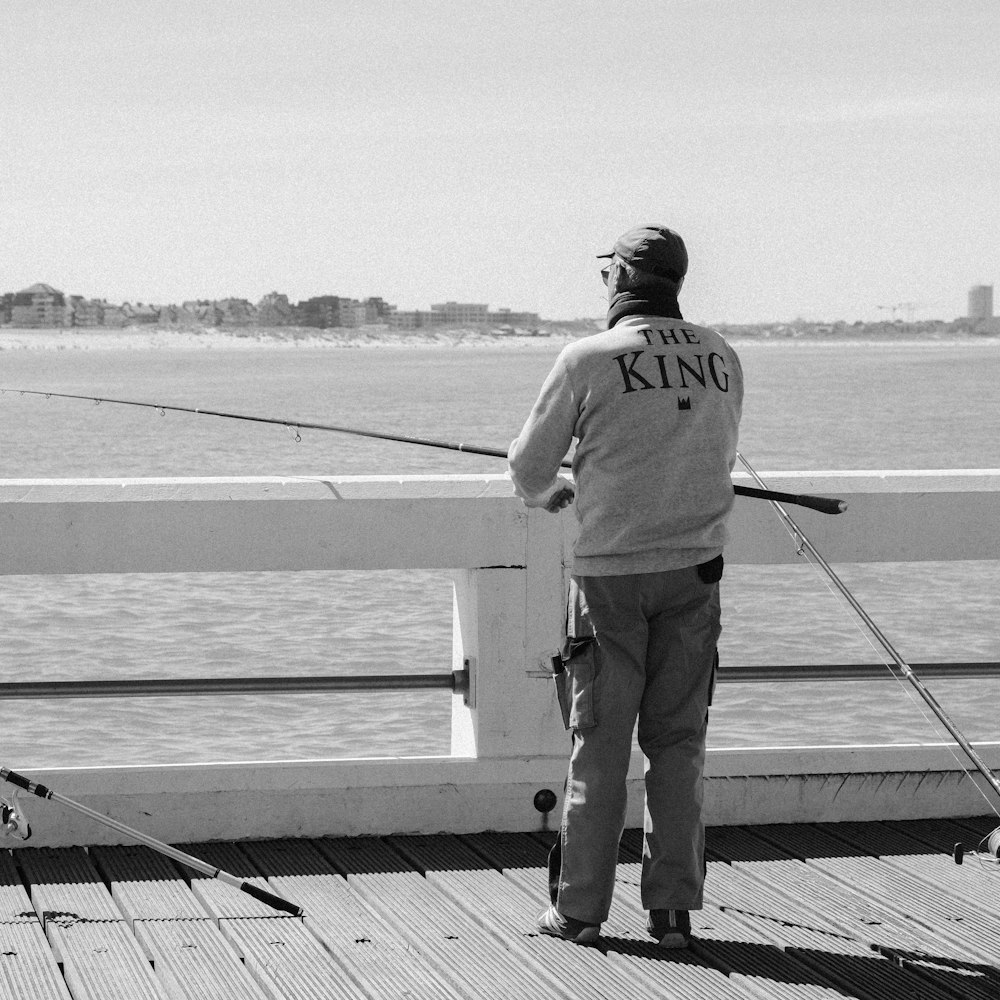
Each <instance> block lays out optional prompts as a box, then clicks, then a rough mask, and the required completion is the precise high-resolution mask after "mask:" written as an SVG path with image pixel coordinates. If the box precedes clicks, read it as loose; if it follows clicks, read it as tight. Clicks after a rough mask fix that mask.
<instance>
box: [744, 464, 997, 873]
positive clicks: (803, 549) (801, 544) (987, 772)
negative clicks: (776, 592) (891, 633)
mask: <svg viewBox="0 0 1000 1000" xmlns="http://www.w3.org/2000/svg"><path fill="white" fill-rule="evenodd" d="M736 457H737V458H738V459H739V460H740V463H741V464H742V465H743V466H744V468H745V469H746V470H747V472H749V473H750V475H751V476H752V477H753V479H754V481H755V482H757V483H759V484H760V485H761V486H762V487H763V486H764V485H765V483H764V481H763V479H761V477H760V476H759V475H758V474H757V472H756V471H755V470H754V468H753V467H752V466H751V465H750V463H749V462H748V461H747V460H746V458H744V456H743V455H742V454H740V452H738V451H737V453H736ZM771 506H772V507H773V508H774V510H775V512H776V513H777V514H778V516H779V518H780V519H781V521H782V524H783V525H784V526H785V529H786V530H787V531H788V532H789V534H790V535H791V536H792V540H793V541H794V542H795V544H796V551H797V552H798V554H799V555H804V556H806V561H807V562H809V563H811V564H812V563H814V564H815V565H816V566H818V567H820V568H822V569H823V571H824V572H825V573H826V576H827V577H828V579H829V582H831V583H833V584H834V585H835V586H836V588H837V590H838V591H839V592H840V595H841V597H842V598H843V599H844V600H846V601H847V603H848V604H849V605H850V607H851V608H852V609H853V610H854V612H855V613H856V614H857V616H858V617H859V618H860V619H861V621H863V622H864V624H865V627H866V628H867V629H868V631H869V632H870V634H871V636H874V637H875V639H877V640H878V642H879V644H880V645H881V646H882V649H883V650H884V653H887V654H888V655H889V657H891V659H892V661H893V662H894V663H895V664H896V666H897V667H898V668H899V670H900V672H901V673H902V677H903V678H905V679H906V680H907V681H909V682H910V684H911V685H912V686H913V687H914V689H915V690H916V691H917V693H918V694H919V695H920V696H921V698H923V700H924V702H925V703H926V704H927V706H928V707H929V708H930V709H931V711H932V712H933V713H934V715H936V716H937V718H938V720H939V721H940V722H941V724H942V725H943V726H944V727H945V729H946V730H947V731H948V733H949V734H950V735H951V736H952V738H953V739H954V740H955V742H956V743H957V744H958V745H959V746H960V747H961V748H962V750H963V751H964V752H965V754H966V755H967V757H968V758H969V760H970V761H972V763H973V764H974V765H975V766H976V769H977V770H978V771H979V773H980V774H981V775H982V776H983V777H984V778H985V779H986V781H987V782H988V783H989V785H990V787H991V788H992V789H993V790H994V792H995V793H996V794H997V796H998V797H1000V780H998V779H997V777H996V775H995V774H994V773H993V771H992V770H991V769H990V768H989V766H988V765H987V764H986V762H985V761H984V760H983V759H982V757H980V756H979V754H978V752H977V751H976V749H975V748H974V747H973V746H972V744H971V743H970V742H969V740H968V739H967V738H966V737H965V735H964V734H963V733H962V731H961V730H960V729H959V728H958V726H957V725H956V724H955V723H954V722H953V721H952V719H951V717H950V716H949V715H948V713H947V712H945V710H944V709H943V708H942V707H941V705H940V704H939V703H938V701H937V699H936V698H935V697H934V695H933V694H931V692H930V691H929V690H928V689H927V688H926V687H925V686H924V684H923V682H922V681H921V680H920V678H919V677H917V675H916V673H915V672H914V670H913V668H912V667H911V666H910V665H909V664H908V663H907V662H906V661H905V660H904V659H903V658H902V656H900V654H899V653H898V652H897V650H896V648H895V647H894V646H893V645H892V643H891V642H890V641H889V640H888V638H886V636H885V634H884V633H883V632H882V630H881V629H880V628H879V627H878V625H877V624H876V623H875V621H874V619H872V617H871V616H870V615H869V614H868V612H867V611H866V610H865V609H864V608H863V607H862V605H861V604H860V602H859V601H858V599H857V598H856V597H855V596H854V594H853V593H852V592H851V591H850V590H849V589H848V587H847V585H846V584H845V583H844V582H843V581H842V580H841V579H840V577H839V576H838V575H837V574H836V573H835V572H834V570H833V568H832V567H831V566H830V564H829V563H828V562H827V561H826V559H824V558H823V556H822V555H821V554H820V552H819V551H818V550H817V548H816V547H815V546H814V545H813V544H812V542H811V541H809V539H808V538H807V537H806V535H805V533H804V532H803V531H802V529H801V528H800V527H799V526H798V524H796V523H795V521H794V519H793V518H792V517H791V515H790V514H789V513H788V512H787V511H786V510H784V509H783V508H782V507H781V505H780V504H778V503H775V502H774V501H772V502H771ZM870 641H871V639H869V642H870ZM880 658H881V659H882V660H883V662H884V664H885V667H886V669H887V670H889V673H890V674H891V675H892V676H893V677H895V678H896V679H897V680H901V678H900V677H899V676H898V675H897V674H896V673H895V672H894V671H893V670H892V668H891V667H890V665H889V663H888V662H887V661H886V660H885V656H884V654H880ZM931 725H932V728H935V727H934V726H933V724H931ZM935 732H937V730H936V728H935ZM947 745H948V747H949V751H950V752H951V754H952V756H954V757H955V759H956V761H957V762H958V765H959V767H960V768H961V770H962V771H963V773H964V774H965V775H966V776H967V777H968V778H969V780H970V781H971V782H972V785H973V787H974V788H975V789H976V790H977V791H978V792H979V794H980V795H982V796H983V798H984V799H985V800H986V802H987V804H988V805H989V807H990V809H991V810H992V811H993V813H994V814H995V815H997V816H998V817H1000V812H998V811H997V807H996V806H995V805H994V804H993V803H992V802H991V801H990V800H989V798H988V797H987V796H986V793H985V791H984V790H983V789H982V788H981V787H980V785H979V783H978V782H977V781H976V780H975V778H974V777H973V776H972V774H970V772H969V770H968V769H967V767H966V766H965V764H964V763H963V762H962V761H961V759H960V758H959V757H958V756H957V754H955V751H954V748H953V747H952V746H951V745H950V744H947ZM984 847H985V848H986V853H988V854H989V855H990V857H991V859H993V860H991V862H990V863H991V864H993V863H994V862H996V863H1000V827H998V828H997V829H996V830H994V831H993V832H992V833H990V834H987V836H985V837H984V838H983V839H982V840H981V841H980V849H983V848H984ZM964 853H965V848H964V847H963V846H962V845H961V844H956V845H955V848H954V855H953V856H954V858H955V861H956V862H957V863H958V864H961V863H962V857H963V855H964ZM977 853H978V852H977Z"/></svg>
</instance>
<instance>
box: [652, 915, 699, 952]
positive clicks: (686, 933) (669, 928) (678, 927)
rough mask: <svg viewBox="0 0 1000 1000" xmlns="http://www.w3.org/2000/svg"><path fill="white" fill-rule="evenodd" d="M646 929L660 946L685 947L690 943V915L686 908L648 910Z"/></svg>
mask: <svg viewBox="0 0 1000 1000" xmlns="http://www.w3.org/2000/svg"><path fill="white" fill-rule="evenodd" d="M646 930H648V931H649V933H650V934H652V935H653V937H654V938H656V942H657V944H659V946H660V947H661V948H686V947H687V946H688V945H689V944H690V943H691V916H690V914H689V913H688V911H687V910H650V911H649V916H648V917H647V919H646Z"/></svg>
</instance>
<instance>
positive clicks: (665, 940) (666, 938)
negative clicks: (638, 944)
mask: <svg viewBox="0 0 1000 1000" xmlns="http://www.w3.org/2000/svg"><path fill="white" fill-rule="evenodd" d="M657 943H658V944H659V946H660V947H661V948H671V949H679V948H686V947H687V946H688V944H689V943H690V942H689V939H688V938H686V937H685V936H684V935H683V934H680V933H678V932H676V931H669V932H668V933H666V934H664V935H663V937H661V938H660V940H659V941H658V942H657Z"/></svg>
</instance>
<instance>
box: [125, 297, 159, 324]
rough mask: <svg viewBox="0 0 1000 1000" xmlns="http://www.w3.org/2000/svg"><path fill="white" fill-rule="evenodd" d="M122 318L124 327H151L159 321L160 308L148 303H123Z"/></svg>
mask: <svg viewBox="0 0 1000 1000" xmlns="http://www.w3.org/2000/svg"><path fill="white" fill-rule="evenodd" d="M122 316H123V318H124V320H125V322H124V325H125V326H153V325H155V324H156V323H157V322H158V321H159V319H160V307H159V306H154V305H151V304H149V303H147V304H145V305H143V303H141V302H136V303H135V304H134V305H133V304H132V303H131V302H123V303H122Z"/></svg>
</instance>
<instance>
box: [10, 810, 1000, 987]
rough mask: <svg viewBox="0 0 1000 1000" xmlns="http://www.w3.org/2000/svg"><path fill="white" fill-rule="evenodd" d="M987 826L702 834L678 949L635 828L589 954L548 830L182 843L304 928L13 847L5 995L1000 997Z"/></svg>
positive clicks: (97, 866) (186, 887) (170, 870)
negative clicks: (985, 850) (690, 906)
mask: <svg viewBox="0 0 1000 1000" xmlns="http://www.w3.org/2000/svg"><path fill="white" fill-rule="evenodd" d="M995 825H996V824H995V821H994V818H993V817H984V818H983V819H982V820H963V821H955V822H948V821H942V820H925V821H918V822H906V823H842V824H831V825H826V826H806V825H795V826H791V825H789V826H769V827H716V828H713V829H710V830H709V831H708V850H709V856H708V857H709V860H708V868H709V872H708V882H707V888H706V892H707V898H706V908H705V909H704V910H702V911H700V912H698V913H697V914H693V918H694V921H693V922H694V929H695V935H696V938H697V940H696V941H695V942H694V943H693V945H692V948H691V950H690V951H688V952H680V953H678V952H666V951H662V950H660V949H658V948H657V947H656V946H655V945H654V944H653V943H652V942H650V941H649V940H648V938H647V936H646V933H645V928H644V914H643V913H642V910H641V908H640V904H639V893H638V882H639V857H640V853H639V852H640V847H641V834H640V832H639V831H636V830H629V831H627V832H626V835H625V837H624V839H623V843H622V850H621V858H620V862H621V863H620V865H619V871H618V889H617V892H616V897H615V902H614V907H613V910H612V913H611V916H610V918H609V919H608V921H607V922H606V923H605V924H604V927H603V931H602V933H603V937H602V939H601V942H600V944H599V945H598V946H597V947H591V948H586V947H578V946H576V945H572V944H568V943H566V942H563V941H559V940H555V939H552V938H547V937H543V936H540V935H538V934H537V933H536V932H535V930H534V920H535V917H536V916H537V915H538V913H539V912H540V911H541V910H542V908H543V905H544V902H545V888H544V885H545V877H544V863H545V854H546V842H547V840H548V839H550V837H551V835H550V834H545V833H539V834H491V833H484V834H478V835H474V836H461V837H454V836H438V837H391V838H384V839H381V838H361V839H325V838H319V839H311V840H281V841H245V842H238V843H228V842H227V843H211V844H196V845H184V846H183V850H185V851H187V852H189V853H191V854H193V855H195V856H196V857H200V858H202V859H204V860H206V861H209V862H211V863H213V864H215V865H218V866H219V867H222V868H224V869H226V870H228V871H230V872H233V873H234V874H237V875H240V876H242V877H247V878H250V877H259V878H261V879H266V880H267V883H268V884H269V886H270V888H271V889H272V890H273V891H274V892H276V893H278V894H279V895H282V896H284V897H286V898H288V899H290V900H293V901H294V902H296V903H298V904H300V905H301V906H303V907H304V908H305V910H306V916H305V918H304V919H298V918H293V917H289V916H284V915H279V914H276V913H275V912H274V911H271V910H269V909H267V908H266V907H265V906H264V905H262V904H260V903H257V902H256V901H255V900H253V899H252V898H251V897H249V896H247V895H246V894H245V893H240V892H238V891H236V890H234V889H232V888H230V887H228V886H226V885H224V884H223V883H222V882H220V881H218V880H214V879H207V878H203V877H200V876H198V875H196V874H194V873H192V872H189V871H187V870H182V869H180V868H179V867H177V866H176V865H175V864H174V863H173V862H171V861H169V860H168V859H166V858H164V857H163V856H162V855H159V854H155V853H153V852H151V851H149V850H148V849H147V848H143V847H94V848H91V849H89V850H85V849H83V848H55V849H53V848H28V847H26V848H21V849H18V850H16V851H14V852H9V851H3V852H0V997H3V998H7V997H10V998H14V1000H45V998H49V997H62V998H66V997H72V998H74V1000H83V998H88V1000H90V998H94V1000H96V998H102V1000H103V998H111V997H113V998H122V1000H144V998H147V997H148V998H163V997H171V998H172V997H184V998H195V997H199V998H206V1000H229V998H233V1000H236V998H239V1000H261V998H286V997H287V998H296V1000H302V998H310V1000H313V998H326V997H331V998H332V997H337V998H368V997H371V998H388V997H398V998H403V997H406V998H441V1000H446V998H447V1000H456V998H487V997H489V998H494V997H495V998H498V1000H513V998H524V1000H537V998H539V997H566V998H568V1000H586V998H601V1000H612V998H617V997H621V998H623V1000H624V998H635V997H684V998H706V1000H707V998H711V1000H716V998H729V997H733V998H750V997H753V998H757V1000H765V998H766V1000H770V998H783V997H795V998H824V1000H832V998H838V997H859V998H866V1000H886V998H897V997H903V998H906V1000H936V998H961V1000H965V998H971V1000H978V998H983V1000H987V998H990V1000H997V998H998V997H1000V933H998V931H1000V915H998V912H1000V904H998V899H1000V892H998V890H1000V869H996V868H987V867H984V866H982V865H981V864H979V863H978V862H977V861H976V860H975V859H972V858H969V859H967V860H966V862H965V864H964V865H962V866H960V867H959V866H956V865H955V864H954V862H953V861H952V859H951V856H950V854H951V848H952V845H953V844H954V843H955V842H956V841H963V842H964V843H966V844H969V845H974V844H976V843H978V840H979V838H980V837H981V836H982V835H983V834H985V833H986V832H988V831H989V830H990V829H992V827H993V826H995ZM261 884H262V885H263V884H265V883H263V882H262V883H261Z"/></svg>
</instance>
